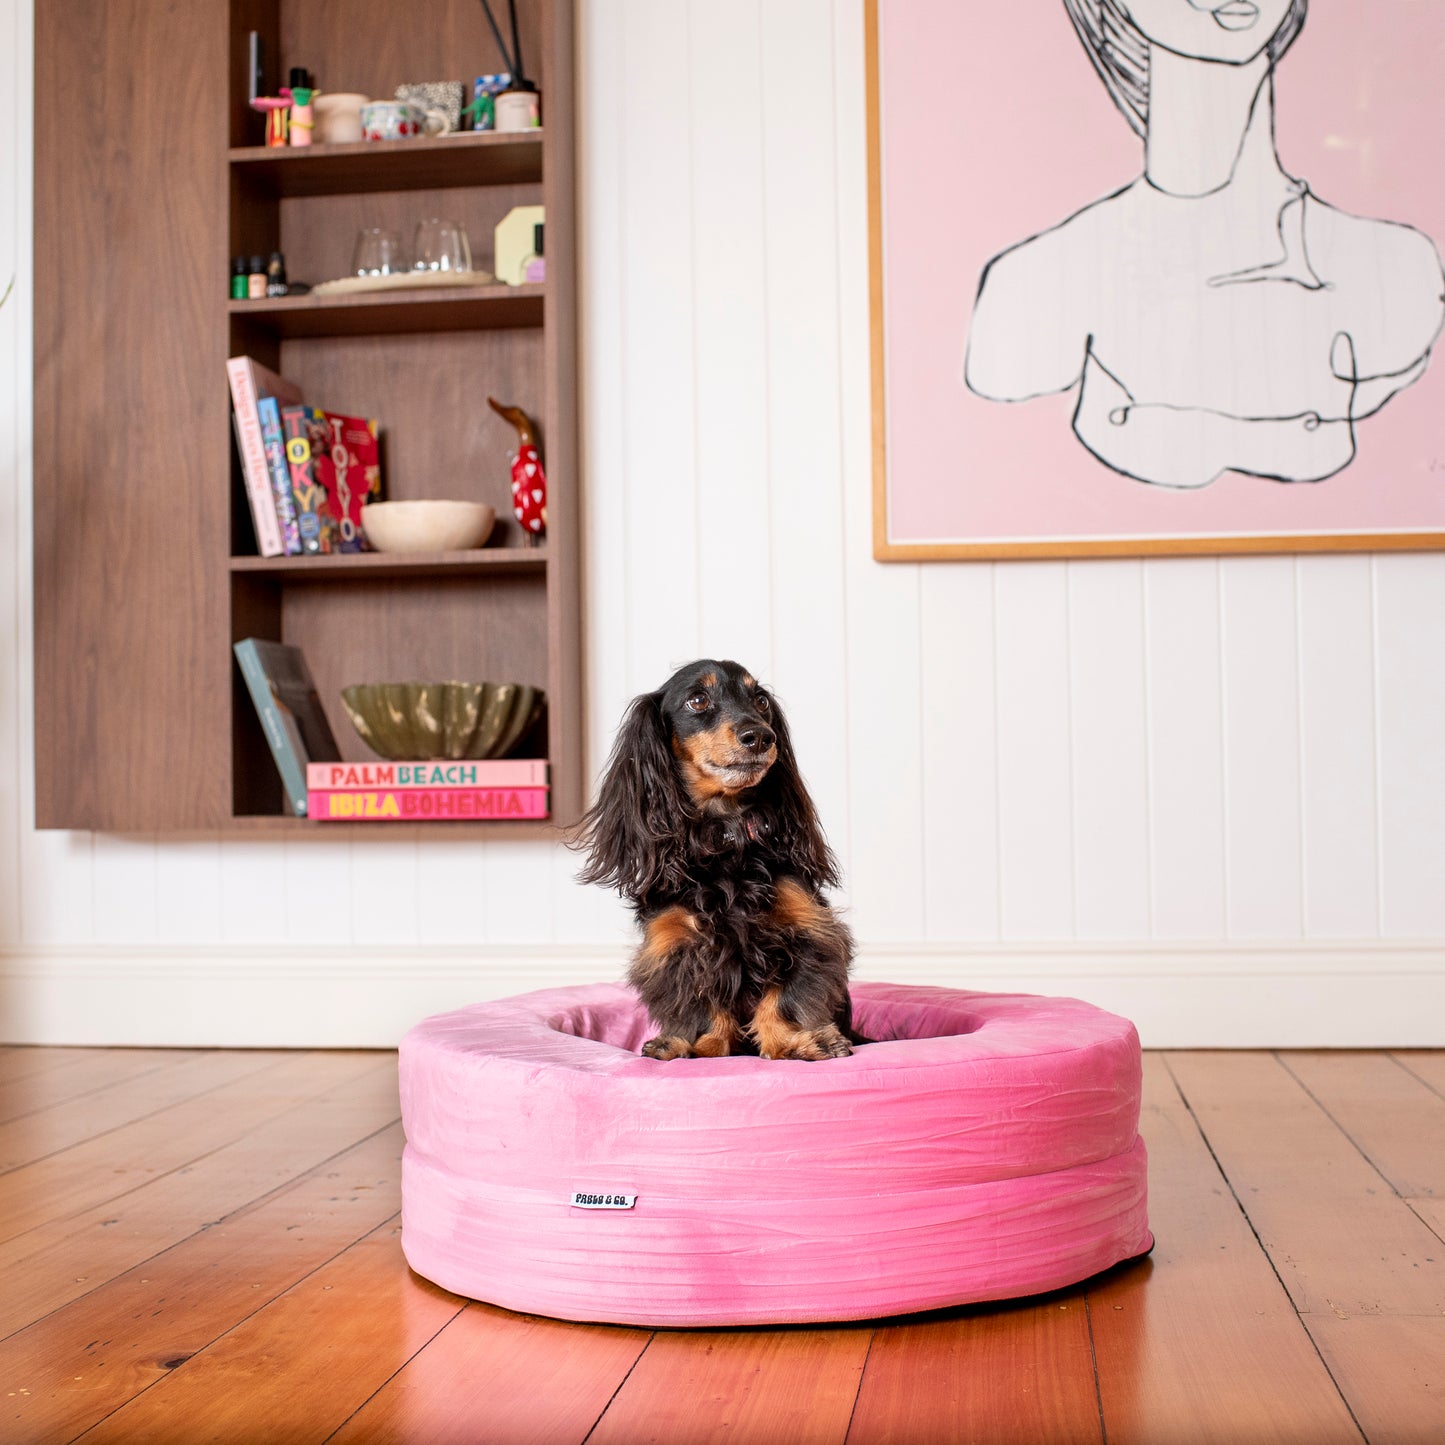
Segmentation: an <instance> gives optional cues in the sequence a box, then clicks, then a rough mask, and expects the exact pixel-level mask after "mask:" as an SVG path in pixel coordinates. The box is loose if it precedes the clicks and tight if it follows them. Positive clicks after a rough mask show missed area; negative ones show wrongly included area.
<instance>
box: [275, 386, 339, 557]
mask: <svg viewBox="0 0 1445 1445" xmlns="http://www.w3.org/2000/svg"><path fill="white" fill-rule="evenodd" d="M310 410H311V409H310V408H309V407H304V406H287V407H282V409H281V428H282V430H283V431H284V432H285V434H286V467H287V470H288V471H289V472H290V474H291V496H292V498H293V499H294V500H295V503H296V530H297V532H298V534H299V535H300V539H301V551H302V552H303V553H304V554H306V555H308V556H310V555H319V554H320V553H322V552H330V551H331V529H330V528H329V527H328V526H327V518H326V515H325V510H324V509H325V505H326V495H325V493H324V491H323V490H322V488H321V485H320V482H319V481H318V479H317V475H316V463H315V458H314V457H313V455H312V451H311V416H310Z"/></svg>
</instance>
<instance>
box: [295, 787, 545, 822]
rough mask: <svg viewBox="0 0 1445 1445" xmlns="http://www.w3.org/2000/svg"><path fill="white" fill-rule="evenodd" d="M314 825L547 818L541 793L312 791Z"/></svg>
mask: <svg viewBox="0 0 1445 1445" xmlns="http://www.w3.org/2000/svg"><path fill="white" fill-rule="evenodd" d="M308 807H309V813H308V816H309V817H310V818H311V819H312V820H313V821H314V822H317V823H328V822H330V823H444V822H453V821H469V822H495V821H498V820H503V819H515V820H522V819H527V818H546V817H548V816H549V810H548V807H547V789H546V788H367V789H359V790H355V791H352V790H343V791H321V792H317V791H314V790H313V791H312V792H311V794H310V795H309V799H308Z"/></svg>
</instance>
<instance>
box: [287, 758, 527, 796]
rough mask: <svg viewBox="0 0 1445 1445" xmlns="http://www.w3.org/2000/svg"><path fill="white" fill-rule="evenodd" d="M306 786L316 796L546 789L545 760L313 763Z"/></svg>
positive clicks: (486, 759)
mask: <svg viewBox="0 0 1445 1445" xmlns="http://www.w3.org/2000/svg"><path fill="white" fill-rule="evenodd" d="M306 786H307V787H308V788H310V789H311V791H312V792H316V793H327V792H372V791H377V790H383V789H384V790H390V789H395V788H545V787H546V786H547V760H546V758H478V759H460V760H454V759H451V758H437V759H435V760H433V761H429V762H420V763H312V764H311V765H310V766H309V767H308V768H307V769H306Z"/></svg>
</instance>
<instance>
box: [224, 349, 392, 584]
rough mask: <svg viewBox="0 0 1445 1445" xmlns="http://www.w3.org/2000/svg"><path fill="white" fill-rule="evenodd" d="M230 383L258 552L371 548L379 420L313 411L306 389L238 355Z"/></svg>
mask: <svg viewBox="0 0 1445 1445" xmlns="http://www.w3.org/2000/svg"><path fill="white" fill-rule="evenodd" d="M226 379H227V381H228V382H229V383H230V387H231V409H232V419H233V421H234V422H235V427H236V448H237V450H238V451H239V452H240V455H241V475H242V478H243V480H244V482H245V486H246V501H247V503H248V504H249V506H250V510H251V521H252V523H253V525H254V526H255V529H256V550H257V551H258V552H259V553H260V554H261V556H263V557H281V556H287V557H299V556H302V555H304V554H314V555H320V554H321V553H323V552H360V551H363V550H365V546H366V541H365V537H364V535H363V534H362V530H361V509H362V507H363V506H364V505H365V504H366V503H367V502H377V501H380V500H381V450H380V443H379V435H378V430H377V424H376V421H375V420H374V419H372V418H364V417H355V416H342V415H340V414H339V413H333V412H326V411H322V410H321V409H320V408H319V407H314V406H307V405H306V404H305V401H304V400H303V398H302V395H301V390H300V388H299V387H298V386H296V385H295V384H294V383H293V382H290V381H287V380H286V378H285V377H283V376H277V375H276V373H275V372H274V371H272V370H270V369H269V368H268V367H265V366H263V365H262V364H261V363H260V362H259V361H256V360H255V359H254V358H253V357H250V356H233V357H232V358H231V359H230V360H229V361H228V362H227V363H226Z"/></svg>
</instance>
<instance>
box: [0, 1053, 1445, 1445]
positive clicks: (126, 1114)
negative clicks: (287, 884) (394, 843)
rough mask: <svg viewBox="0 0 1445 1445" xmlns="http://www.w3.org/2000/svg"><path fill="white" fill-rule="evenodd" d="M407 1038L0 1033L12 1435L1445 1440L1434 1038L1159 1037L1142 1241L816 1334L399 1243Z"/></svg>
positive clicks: (568, 1442) (626, 1444)
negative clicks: (81, 1037)
mask: <svg viewBox="0 0 1445 1445" xmlns="http://www.w3.org/2000/svg"><path fill="white" fill-rule="evenodd" d="M395 1069H396V1062H395V1057H394V1056H393V1055H390V1054H377V1053H261V1052H218V1051H195V1052H184V1051H175V1050H155V1051H151V1050H94V1049H47V1048H11V1049H0V1171H3V1172H0V1390H3V1392H4V1399H3V1406H4V1413H3V1415H0V1439H4V1440H6V1441H12V1442H18V1441H64V1440H71V1439H74V1438H76V1437H78V1436H82V1435H83V1436H84V1438H85V1440H86V1441H87V1442H94V1441H161V1442H166V1441H176V1442H187V1445H190V1442H201V1441H212V1440H218V1441H236V1442H248V1445H250V1442H269V1441H285V1442H291V1441H318V1442H319V1441H323V1440H335V1441H338V1442H360V1441H393V1440H394V1441H424V1442H428V1445H436V1442H451V1441H457V1442H461V1441H468V1442H476V1441H484V1442H506V1445H513V1442H522V1441H536V1442H539V1445H542V1442H544V1445H572V1442H576V1445H580V1442H582V1441H584V1440H585V1441H588V1442H590V1445H643V1442H648V1441H658V1442H666V1445H690V1442H696V1441H748V1442H762V1441H766V1442H776V1445H800V1442H814V1441H817V1442H839V1445H842V1442H845V1441H846V1442H848V1445H877V1442H884V1441H887V1442H893V1445H948V1442H952V1441H987V1442H992V1441H1007V1442H1020V1445H1052V1442H1072V1441H1099V1440H1107V1441H1109V1442H1124V1441H1150V1442H1153V1441H1157V1442H1161V1445H1184V1442H1190V1441H1218V1442H1221V1445H1250V1442H1255V1441H1298V1442H1302V1445H1326V1442H1334V1441H1357V1440H1359V1439H1360V1438H1361V1437H1362V1436H1363V1437H1364V1438H1366V1439H1368V1440H1370V1441H1371V1442H1375V1445H1386V1442H1401V1445H1403V1442H1410V1445H1425V1442H1442V1441H1445V1243H1442V1238H1445V1053H1399V1054H1389V1053H1290V1054H1278V1055H1273V1054H1268V1053H1171V1054H1154V1055H1150V1056H1148V1057H1147V1058H1146V1062H1145V1094H1144V1118H1143V1129H1144V1134H1145V1137H1146V1140H1147V1142H1148V1146H1149V1151H1150V1161H1151V1162H1150V1192H1151V1207H1150V1215H1151V1223H1152V1225H1153V1228H1154V1230H1155V1233H1156V1235H1157V1237H1158V1244H1157V1247H1156V1249H1155V1251H1154V1254H1153V1256H1152V1258H1150V1259H1149V1260H1146V1261H1143V1262H1140V1263H1136V1264H1132V1265H1126V1266H1122V1267H1120V1268H1119V1269H1117V1270H1114V1271H1112V1272H1111V1273H1109V1274H1108V1275H1105V1276H1102V1277H1100V1278H1098V1279H1095V1280H1092V1281H1090V1282H1088V1283H1087V1284H1086V1285H1084V1286H1080V1287H1078V1288H1075V1289H1071V1290H1067V1291H1064V1292H1062V1293H1059V1294H1056V1295H1050V1296H1047V1297H1044V1298H1039V1299H1034V1300H1030V1301H1028V1302H1026V1303H1021V1304H1013V1305H1008V1306H998V1307H989V1308H973V1309H963V1310H954V1311H948V1312H945V1313H941V1314H935V1315H929V1316H923V1317H916V1318H913V1319H909V1320H897V1321H890V1322H886V1323H873V1324H864V1325H856V1326H851V1325H850V1326H836V1327H828V1328H793V1329H764V1330H724V1331H713V1332H690V1331H675V1332H669V1331H659V1332H657V1333H651V1332H649V1331H646V1330H635V1329H621V1328H611V1327H604V1326H581V1325H568V1324H562V1323H559V1322H556V1321H552V1320H545V1319H538V1318H532V1317H528V1316H521V1315H513V1314H508V1313H507V1312H505V1311H503V1310H498V1309H493V1308H490V1307H488V1306H486V1305H480V1304H468V1303H467V1302H466V1301H465V1300H461V1299H458V1298H456V1297H454V1296H452V1295H449V1294H447V1293H445V1292H444V1291H442V1290H439V1289H436V1288H435V1287H433V1286H431V1285H428V1284H426V1283H424V1282H422V1281H421V1280H419V1279H417V1278H415V1277H414V1276H412V1275H411V1274H410V1273H409V1272H408V1271H407V1268H406V1265H405V1263H404V1261H403V1259H402V1255H401V1250H400V1246H399V1220H398V1213H397V1211H398V1207H399V1195H398V1159H399V1155H400V1150H401V1144H402V1135H401V1128H400V1124H399V1122H398V1109H397V1097H396V1074H395Z"/></svg>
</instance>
